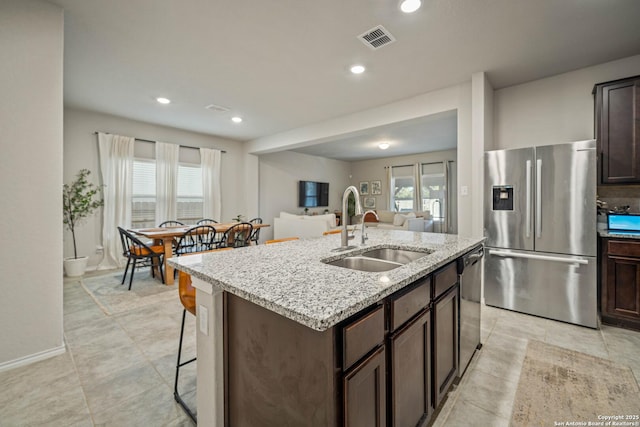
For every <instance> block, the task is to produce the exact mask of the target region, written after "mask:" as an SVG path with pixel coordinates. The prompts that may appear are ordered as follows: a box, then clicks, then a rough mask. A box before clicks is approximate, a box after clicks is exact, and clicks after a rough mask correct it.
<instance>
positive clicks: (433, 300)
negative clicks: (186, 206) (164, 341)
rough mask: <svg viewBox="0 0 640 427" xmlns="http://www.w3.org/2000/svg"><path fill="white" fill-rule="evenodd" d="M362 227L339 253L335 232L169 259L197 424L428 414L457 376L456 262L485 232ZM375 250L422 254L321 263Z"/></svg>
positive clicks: (351, 421)
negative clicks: (190, 331)
mask: <svg viewBox="0 0 640 427" xmlns="http://www.w3.org/2000/svg"><path fill="white" fill-rule="evenodd" d="M358 234H359V233H358ZM368 234H369V240H368V241H367V243H366V244H365V245H363V246H360V247H357V248H355V249H350V250H346V251H334V249H335V248H337V247H338V246H340V236H339V235H333V236H326V237H322V238H316V239H302V240H298V241H291V242H284V243H278V244H273V245H266V246H265V245H259V246H253V247H249V248H243V249H237V250H233V251H226V252H221V253H210V254H203V255H199V256H190V257H185V258H183V259H180V258H175V259H173V260H171V261H170V262H171V264H172V265H173V266H174V267H175V268H177V269H179V270H183V271H185V272H187V273H189V274H191V276H192V279H193V284H194V287H195V288H196V289H197V295H196V298H197V302H198V303H197V305H198V321H197V325H198V332H197V352H198V368H197V369H198V420H199V424H201V425H215V426H222V425H233V426H244V425H251V426H257V425H305V426H308V425H319V426H320V425H321V426H332V425H336V426H337V425H360V424H359V423H362V425H376V424H377V425H385V424H386V423H387V421H388V420H387V418H389V420H391V421H392V422H394V423H395V424H396V425H402V424H403V420H404V419H410V417H411V416H414V417H415V416H416V413H419V414H420V416H419V417H418V420H421V422H426V421H427V420H428V417H429V416H430V415H431V413H432V412H433V409H434V408H435V407H437V405H438V403H439V402H440V401H441V400H442V397H443V396H444V393H446V389H447V388H448V386H449V385H450V384H451V382H452V380H453V377H454V376H455V375H457V296H458V293H457V270H456V263H455V260H456V259H457V258H459V257H460V256H462V255H463V254H465V253H466V252H468V251H469V250H471V249H473V248H474V247H475V246H477V245H479V244H481V243H482V241H483V238H463V237H459V236H455V235H445V234H432V233H420V232H409V231H394V230H393V231H392V230H368ZM359 238H360V236H359V235H358V236H357V238H356V239H358V240H359ZM376 248H388V249H408V250H412V251H415V252H425V254H426V256H423V257H422V258H419V259H417V260H415V261H412V262H409V263H407V264H405V265H402V266H399V267H398V268H394V269H392V270H389V271H381V272H368V271H358V270H352V269H349V268H344V267H338V266H335V265H330V264H327V263H329V262H332V261H336V260H339V259H341V258H344V257H345V256H351V255H359V254H362V253H363V252H365V251H367V250H371V249H376ZM438 313H440V314H438ZM438 316H440V318H441V319H448V321H447V322H445V321H444V320H438ZM432 330H433V337H432V336H431V331H432ZM409 338H410V339H409ZM438 340H440V342H441V345H440V350H441V351H440V353H439V352H438V349H437V348H434V347H436V346H437V345H438ZM432 356H433V357H432ZM432 359H433V360H432ZM416 360H417V361H418V362H417V363H416ZM447 360H449V361H450V363H448V362H447ZM454 360H456V361H455V362H454ZM394 364H395V365H396V368H394ZM413 365H417V366H413ZM453 365H455V366H453ZM400 366H402V369H400ZM403 373H404V374H405V375H402V374H403ZM415 373H419V374H420V375H415ZM432 373H433V378H432ZM406 374H409V375H406ZM403 377H404V378H403ZM387 381H389V384H388V386H389V392H388V391H387V384H386V382H387ZM413 383H415V384H413ZM412 384H413V385H412ZM416 387H418V388H419V390H416V389H415V388H416ZM420 390H422V393H420V392H419V391H420ZM432 391H433V393H431V392H432ZM388 393H389V394H390V396H389V398H388V399H387V394H388ZM432 394H433V395H432ZM405 395H407V396H410V397H408V398H404V397H403V396H405ZM411 396H412V397H411ZM371 422H372V423H373V424H371ZM411 422H413V421H411ZM413 425H416V422H414V423H413Z"/></svg>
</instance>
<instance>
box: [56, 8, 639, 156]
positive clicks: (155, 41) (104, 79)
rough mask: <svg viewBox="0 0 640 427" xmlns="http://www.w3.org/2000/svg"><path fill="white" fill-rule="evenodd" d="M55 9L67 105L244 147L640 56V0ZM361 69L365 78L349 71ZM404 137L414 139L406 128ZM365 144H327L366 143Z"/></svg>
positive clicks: (401, 129)
mask: <svg viewBox="0 0 640 427" xmlns="http://www.w3.org/2000/svg"><path fill="white" fill-rule="evenodd" d="M50 2H51V3H55V4H58V5H60V6H62V7H63V8H64V9H65V53H64V55H65V56H64V67H65V70H64V99H65V105H66V106H68V107H72V108H80V109H88V110H93V111H98V112H103V113H107V114H113V115H117V116H123V117H127V118H131V119H134V120H141V121H145V122H150V123H156V124H161V125H166V126H171V127H176V128H181V129H185V130H190V131H196V132H202V133H206V134H212V135H217V136H221V137H225V138H230V139H236V140H239V141H246V140H252V139H256V138H259V137H264V136H269V135H273V134H276V133H279V132H284V131H287V130H291V129H295V128H298V127H302V126H306V125H310V124H314V123H319V122H322V121H325V120H329V119H333V118H336V117H340V116H343V115H346V114H351V113H354V112H358V111H362V110H366V109H369V108H373V107H377V106H380V105H384V104H388V103H391V102H394V101H398V100H402V99H406V98H409V97H412V96H415V95H418V94H422V93H426V92H429V91H432V90H435V89H441V88H444V87H447V86H451V85H455V84H459V83H461V82H465V81H469V80H470V78H471V75H472V74H473V73H475V72H478V71H485V72H486V73H487V76H488V78H489V80H490V82H491V83H492V85H493V86H494V88H503V87H507V86H510V85H515V84H520V83H523V82H527V81H531V80H536V79H540V78H543V77H547V76H551V75H555V74H559V73H562V72H566V71H570V70H574V69H579V68H583V67H586V66H590V65H595V64H599V63H603V62H607V61H611V60H614V59H618V58H623V57H627V56H632V55H635V54H638V53H640V30H639V29H638V28H639V27H638V22H639V21H640V1H638V0H535V1H532V0H529V1H527V0H423V6H422V8H421V9H419V10H418V11H417V12H416V13H414V14H411V15H407V14H403V13H401V12H400V11H399V9H398V1H397V0H322V1H317V0H314V1H312V0H233V1H221V0H180V1H177V0H109V1H95V0H94V1H87V0H50ZM377 25H383V26H384V27H385V28H386V29H387V30H388V31H389V32H390V33H391V34H392V35H393V36H394V37H395V38H396V41H395V42H394V43H391V44H388V45H386V46H384V47H382V48H380V49H378V50H375V51H374V50H371V49H370V48H368V47H366V46H365V45H364V44H363V43H362V42H361V41H360V40H358V39H357V36H358V35H360V34H362V33H364V32H366V31H367V30H369V29H371V28H373V27H375V26H377ZM354 63H360V64H362V65H364V66H365V67H366V68H367V71H366V72H365V73H363V74H361V75H353V74H351V73H350V72H349V67H350V66H351V65H352V64H354ZM158 96H164V97H167V98H169V99H171V100H172V103H171V104H169V105H160V104H158V103H157V102H156V101H155V98H156V97H158ZM210 104H216V105H220V106H224V107H227V108H228V109H229V111H227V112H215V111H211V110H207V109H205V106H207V105H210ZM233 115H239V116H242V117H243V118H244V121H243V122H242V123H240V124H235V123H232V122H231V121H230V118H231V116H233ZM444 119H445V121H447V120H448V122H447V123H448V124H447V123H443V124H436V123H435V122H434V121H429V120H426V121H425V122H419V123H415V124H416V125H420V126H427V127H429V128H433V129H431V132H432V133H435V134H438V133H439V132H440V130H441V129H442V128H443V127H446V126H448V125H450V123H451V117H444ZM379 131H381V130H379ZM387 131H388V133H390V136H389V137H390V138H392V137H394V136H393V132H396V130H394V129H391V130H387ZM397 132H400V133H403V132H404V133H413V134H415V132H411V131H410V130H408V129H405V126H403V125H402V124H400V126H399V129H398V130H397ZM362 136H363V135H359V136H358V135H347V136H345V137H344V138H343V140H341V141H335V142H333V143H332V144H331V145H330V146H331V147H333V149H337V147H341V146H344V147H346V146H350V144H349V143H352V142H355V143H359V144H364V142H363V141H364V140H363V139H362V138H360V137H362ZM371 136H372V137H373V136H375V135H371ZM418 143H419V144H420V142H418ZM442 143H443V142H442ZM422 144H423V142H422ZM305 150H306V151H304V150H302V149H301V151H303V152H308V153H313V151H312V149H311V148H307V149H305ZM317 150H318V153H319V152H320V151H323V152H325V154H324V155H328V154H327V153H326V150H325V148H317ZM354 155H355V154H354V153H349V152H346V151H345V152H344V154H343V155H342V156H343V157H344V158H349V157H350V156H354Z"/></svg>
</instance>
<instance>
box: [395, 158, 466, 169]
mask: <svg viewBox="0 0 640 427" xmlns="http://www.w3.org/2000/svg"><path fill="white" fill-rule="evenodd" d="M454 161H455V160H443V161H441V162H416V163H420V164H421V165H437V164H440V163H444V162H454ZM414 165H415V163H413V164H411V165H393V166H383V168H384V169H389V168H406V167H409V166H414Z"/></svg>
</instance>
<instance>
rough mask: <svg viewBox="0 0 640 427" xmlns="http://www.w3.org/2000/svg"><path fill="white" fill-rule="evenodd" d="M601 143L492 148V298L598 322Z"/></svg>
mask: <svg viewBox="0 0 640 427" xmlns="http://www.w3.org/2000/svg"><path fill="white" fill-rule="evenodd" d="M595 148H596V145H595V141H594V140H590V141H579V142H573V143H568V144H558V145H547V146H539V147H530V148H522V149H513V150H496V151H489V152H487V153H485V165H484V166H485V208H484V224H485V236H486V237H487V241H486V243H485V246H486V247H487V250H486V253H485V274H484V283H485V285H484V295H485V302H486V304H487V305H491V306H495V307H502V308H506V309H509V310H514V311H519V312H522V313H528V314H534V315H537V316H542V317H546V318H550V319H556V320H561V321H564V322H569V323H575V324H578V325H583V326H588V327H592V328H597V326H598V319H597V318H598V314H597V281H596V266H597V264H596V151H595Z"/></svg>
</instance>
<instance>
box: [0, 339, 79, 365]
mask: <svg viewBox="0 0 640 427" xmlns="http://www.w3.org/2000/svg"><path fill="white" fill-rule="evenodd" d="M66 351H67V347H66V346H65V344H64V343H63V344H62V345H61V346H60V347H54V348H51V349H49V350H45V351H41V352H39V353H34V354H30V355H28V356H24V357H21V358H19V359H14V360H10V361H8V362H4V363H0V372H4V371H9V370H11V369H15V368H19V367H21V366H25V365H30V364H32V363H35V362H39V361H41V360H44V359H48V358H50V357H54V356H58V355H60V354H63V353H64V352H66Z"/></svg>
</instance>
